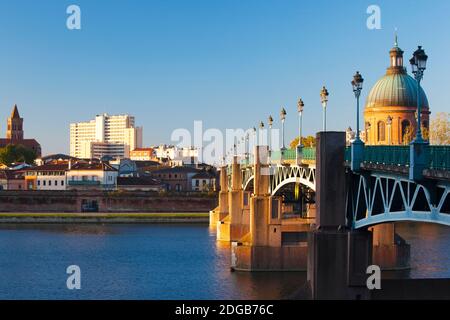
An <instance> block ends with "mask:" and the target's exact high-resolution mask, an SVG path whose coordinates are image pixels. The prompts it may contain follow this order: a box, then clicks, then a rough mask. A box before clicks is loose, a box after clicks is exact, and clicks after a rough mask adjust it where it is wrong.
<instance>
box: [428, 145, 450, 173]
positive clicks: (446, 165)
mask: <svg viewBox="0 0 450 320" xmlns="http://www.w3.org/2000/svg"><path fill="white" fill-rule="evenodd" d="M429 168H430V169H433V170H450V146H430V166H429Z"/></svg>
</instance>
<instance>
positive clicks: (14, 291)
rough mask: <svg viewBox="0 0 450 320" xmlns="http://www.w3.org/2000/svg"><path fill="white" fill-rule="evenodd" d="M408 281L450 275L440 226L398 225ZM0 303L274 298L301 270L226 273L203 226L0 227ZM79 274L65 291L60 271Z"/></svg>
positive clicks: (301, 281) (226, 261)
mask: <svg viewBox="0 0 450 320" xmlns="http://www.w3.org/2000/svg"><path fill="white" fill-rule="evenodd" d="M398 231H399V233H400V234H401V235H402V236H403V237H404V238H405V239H406V240H407V241H408V242H409V243H410V244H411V248H412V249H411V255H412V256H411V263H412V270H411V272H410V276H411V277H415V278H420V277H435V278H439V277H447V278H450V232H449V229H448V228H447V227H442V226H437V225H426V224H402V225H400V226H399V227H398ZM0 244H1V245H0V299H280V298H289V297H291V296H292V294H294V293H295V292H296V291H297V290H299V288H301V287H302V286H304V285H305V283H306V274H305V273H301V272H300V273H241V272H230V269H229V265H230V249H229V246H228V245H226V244H217V243H216V241H215V233H214V232H213V230H210V229H209V228H208V226H206V225H137V224H135V225H80V224H77V225H0ZM69 265H77V266H79V267H80V269H81V290H68V289H67V286H66V280H67V277H68V275H67V274H66V268H67V267H68V266H69Z"/></svg>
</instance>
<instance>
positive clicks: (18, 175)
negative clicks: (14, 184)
mask: <svg viewBox="0 0 450 320" xmlns="http://www.w3.org/2000/svg"><path fill="white" fill-rule="evenodd" d="M0 179H7V180H11V179H24V175H23V171H21V170H0Z"/></svg>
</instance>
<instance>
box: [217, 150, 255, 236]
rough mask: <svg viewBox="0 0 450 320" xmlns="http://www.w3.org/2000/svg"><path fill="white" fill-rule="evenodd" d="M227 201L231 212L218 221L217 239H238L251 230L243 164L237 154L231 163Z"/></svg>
mask: <svg viewBox="0 0 450 320" xmlns="http://www.w3.org/2000/svg"><path fill="white" fill-rule="evenodd" d="M224 201H225V200H224ZM226 201H228V213H229V214H228V215H227V216H226V217H225V218H223V219H221V220H219V221H218V222H217V240H219V241H237V240H239V239H240V238H242V237H243V236H244V235H245V234H246V233H248V230H249V221H248V219H246V215H245V213H244V191H243V189H242V175H241V166H240V164H239V163H238V157H237V156H234V157H233V163H232V165H231V190H229V191H228V193H227V199H226Z"/></svg>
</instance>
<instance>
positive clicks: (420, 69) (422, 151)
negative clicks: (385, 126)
mask: <svg viewBox="0 0 450 320" xmlns="http://www.w3.org/2000/svg"><path fill="white" fill-rule="evenodd" d="M427 60H428V56H427V55H426V54H425V51H424V50H423V49H422V47H421V46H419V48H418V49H417V50H416V51H415V52H414V54H413V57H412V58H411V59H410V60H409V62H410V63H411V67H412V73H413V74H414V78H415V79H416V82H417V128H416V137H415V138H414V140H413V141H412V142H411V144H410V167H409V178H410V179H413V180H420V179H422V177H423V176H422V171H423V169H425V168H426V167H427V166H428V151H429V150H428V142H426V141H424V140H423V137H422V128H421V127H422V122H421V116H422V105H421V103H420V99H421V97H420V81H421V80H422V78H423V73H424V71H425V69H426V65H427Z"/></svg>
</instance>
